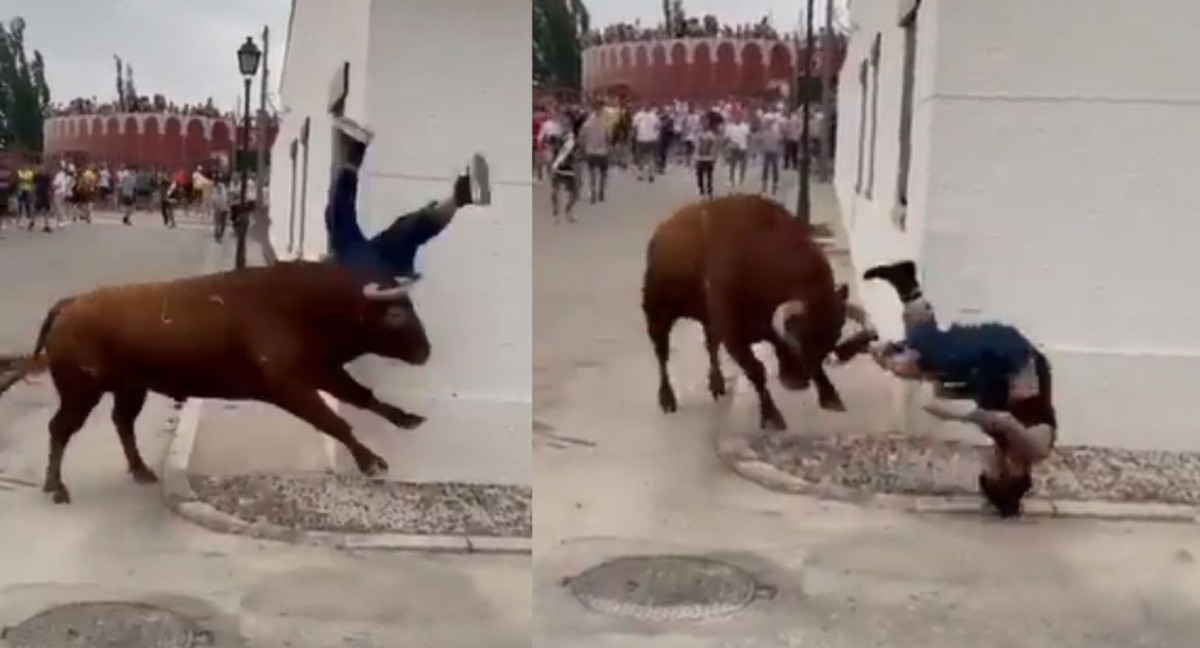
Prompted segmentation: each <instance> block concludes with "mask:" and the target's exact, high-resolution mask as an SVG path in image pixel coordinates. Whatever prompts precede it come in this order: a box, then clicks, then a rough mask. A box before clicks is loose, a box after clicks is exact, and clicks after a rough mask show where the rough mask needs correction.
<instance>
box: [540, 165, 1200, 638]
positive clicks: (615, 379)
mask: <svg viewBox="0 0 1200 648" xmlns="http://www.w3.org/2000/svg"><path fill="white" fill-rule="evenodd" d="M719 175H720V174H718V191H720V189H721V184H720V179H719ZM751 186H753V185H751ZM547 191H548V187H547V185H545V184H543V185H540V186H539V187H538V188H537V192H536V195H535V219H534V220H535V225H534V236H535V241H534V243H535V250H536V251H537V257H536V264H535V272H536V275H535V293H534V303H535V309H536V310H535V313H534V318H535V319H534V321H535V341H536V344H535V358H534V362H535V366H534V375H535V389H534V395H535V418H536V420H537V423H535V428H536V431H537V433H536V442H535V448H534V490H535V493H537V497H536V499H535V513H534V516H535V520H536V524H535V529H534V595H533V596H534V605H535V608H536V619H535V622H534V630H533V634H534V645H538V646H571V647H572V648H601V647H604V648H617V647H620V648H638V647H640V646H651V645H652V646H655V647H678V648H685V647H686V648H734V647H737V648H757V647H762V648H766V647H774V646H797V647H799V646H804V647H805V648H810V647H830V648H834V647H837V648H842V647H844V648H860V647H862V646H897V647H909V646H922V647H923V648H962V647H963V646H972V647H973V648H1011V647H1012V646H1024V647H1030V648H1032V647H1043V646H1044V647H1047V648H1049V647H1051V646H1053V647H1079V648H1083V647H1085V646H1086V647H1087V648H1098V647H1105V648H1129V647H1130V646H1145V647H1151V646H1161V647H1164V648H1165V647H1170V648H1185V647H1188V646H1193V645H1195V637H1196V636H1197V633H1200V615H1198V614H1197V612H1198V611H1200V609H1198V608H1200V571H1198V569H1200V568H1198V567H1197V564H1196V557H1197V556H1198V555H1200V540H1198V538H1197V535H1196V532H1195V529H1194V527H1192V526H1184V525H1168V524H1158V525H1156V524H1145V523H1142V524H1136V523H1101V522H1095V521H1082V520H1050V519H1035V518H1027V519H1024V520H1021V521H1019V522H1015V523H1000V522H998V521H995V520H992V519H986V518H983V517H975V516H973V515H963V516H957V517H931V516H916V515H911V514H904V513H899V512H893V511H887V510H880V509H868V508H862V507H858V506H855V505H851V504H843V503H833V502H825V501H820V500H816V499H812V498H808V497H803V496H798V495H785V494H779V493H774V492H770V491H767V490H765V489H763V488H761V487H759V486H757V485H755V484H752V483H750V482H747V481H745V480H743V479H741V478H739V477H736V476H733V475H731V474H730V473H729V472H728V471H727V470H726V469H725V468H724V466H723V465H722V464H721V463H720V462H719V461H718V459H717V458H716V456H715V453H714V445H715V438H716V432H717V431H718V429H719V428H722V429H723V426H727V425H747V424H753V423H752V421H753V419H754V417H753V415H752V414H751V411H750V410H751V408H753V407H754V402H753V400H752V399H750V398H747V397H745V395H742V394H738V395H737V396H735V397H734V398H733V399H732V400H726V401H723V402H721V403H713V401H712V400H711V398H710V397H709V396H708V394H707V392H706V383H705V375H706V372H705V359H704V352H703V346H702V344H701V343H700V341H699V334H698V329H697V328H696V327H695V326H694V325H690V324H689V325H684V326H679V327H677V328H676V331H675V334H674V336H673V360H672V375H673V379H674V383H675V387H676V390H677V391H678V393H679V400H680V410H679V412H678V413H676V414H674V415H671V416H666V415H663V414H661V413H660V412H659V411H658V407H657V402H656V386H657V375H656V371H655V362H654V358H653V354H652V351H651V348H650V344H649V341H648V340H647V339H646V337H645V332H644V324H643V321H642V316H641V312H640V308H639V301H640V283H641V274H642V271H643V268H644V252H645V244H646V241H647V240H648V237H649V235H650V232H651V230H652V228H653V226H654V224H655V223H656V222H657V221H658V220H660V219H662V218H664V217H665V216H666V215H667V214H669V212H670V211H671V209H673V208H674V207H676V206H677V205H678V204H680V203H681V202H682V201H683V200H687V199H690V198H691V196H692V195H694V194H693V190H692V187H691V184H690V179H689V178H688V177H687V176H686V175H685V174H684V173H682V172H674V173H672V174H671V176H670V177H668V178H665V179H662V180H660V182H658V183H656V184H654V185H645V184H640V183H637V182H636V181H634V180H633V179H631V178H630V177H629V176H627V175H623V174H621V173H620V172H617V174H616V177H615V178H614V184H613V187H612V188H611V191H610V198H611V202H610V203H609V204H606V205H602V206H589V205H587V204H586V196H585V201H584V203H583V204H581V207H580V209H579V213H578V216H579V219H580V222H579V223H576V224H567V223H563V224H559V225H555V224H553V223H552V221H551V219H550V215H549V204H548V202H549V201H548V197H547V195H546V194H547ZM814 203H815V205H816V206H817V209H818V213H817V216H816V220H817V221H820V220H822V219H829V218H832V217H833V201H832V196H831V192H830V191H829V189H828V187H820V188H819V189H818V190H817V192H816V195H815V196H814ZM842 271H843V272H845V271H848V269H846V268H843V270H842ZM857 362H863V360H860V361H857ZM735 373H737V372H736V370H735V369H734V368H732V367H730V368H727V369H726V376H727V377H730V376H733V375H734V374H735ZM866 375H867V374H864V373H863V370H862V368H861V367H859V366H856V365H853V364H852V365H851V366H850V367H846V368H841V369H836V370H834V373H833V374H832V376H831V377H832V379H833V380H834V381H835V382H836V383H838V384H839V386H841V388H842V389H843V391H844V393H845V395H846V401H847V405H848V406H849V407H850V408H851V411H852V412H854V413H852V414H843V415H839V416H840V418H838V423H837V425H839V426H844V427H846V428H853V427H854V426H855V424H856V421H857V422H858V423H859V424H861V425H863V426H874V425H878V424H879V423H878V421H874V420H872V421H867V420H866V419H867V418H870V417H874V416H878V413H877V411H876V410H875V404H876V403H875V402H874V401H872V400H870V399H871V398H876V396H871V394H873V393H875V390H874V389H873V388H870V387H869V386H863V385H861V384H859V382H858V381H860V380H868V379H869V378H864V376H866ZM773 390H774V393H775V394H776V397H777V398H778V399H779V400H780V405H781V407H782V408H784V411H785V413H787V415H788V417H789V421H790V422H792V423H793V425H794V426H795V427H796V428H798V429H800V430H805V429H809V428H807V427H805V426H807V425H820V424H823V423H822V421H823V420H832V419H822V418H821V417H813V418H811V419H807V418H805V419H802V418H800V416H799V414H797V413H795V412H797V411H798V410H801V409H803V408H805V406H806V405H807V406H808V409H812V408H813V407H815V396H814V395H813V394H812V392H811V391H809V392H802V393H784V392H783V391H782V390H781V389H780V388H779V387H778V386H773ZM856 408H857V409H856ZM864 410H865V411H864ZM827 416H829V417H832V416H833V415H827ZM859 417H862V418H859ZM748 422H750V423H748ZM644 554H685V555H699V556H705V557H710V558H716V559H719V560H722V561H725V562H727V563H730V564H732V565H735V566H737V567H738V568H740V569H741V570H742V571H743V572H744V573H746V574H749V575H750V576H751V577H752V578H753V579H755V580H756V581H757V582H758V583H760V584H761V585H762V586H763V587H761V588H760V589H761V590H762V591H764V592H767V594H765V595H764V598H766V600H758V601H756V602H753V603H751V604H750V606H749V607H748V608H746V610H745V612H744V613H742V614H740V615H736V616H732V617H729V618H728V619H726V620H717V621H709V622H705V623H692V622H686V621H665V620H643V619H630V618H618V617H616V616H611V615H607V614H600V613H597V612H593V611H589V610H587V609H585V608H584V606H583V605H582V604H581V602H580V600H577V599H576V597H575V596H573V595H572V592H570V591H568V588H567V587H565V586H564V579H570V578H572V577H575V576H577V575H579V574H580V573H581V572H584V571H585V570H587V569H589V568H591V567H593V566H595V565H597V564H598V563H601V562H603V561H606V560H609V559H611V558H616V557H620V556H628V555H644ZM655 578H657V579H659V580H662V579H664V578H665V577H664V576H662V574H661V573H660V574H658V575H656V576H646V577H645V578H644V579H639V578H634V577H624V578H617V579H616V584H615V585H613V586H612V588H611V589H610V590H605V591H607V592H608V593H613V592H616V593H625V594H628V593H630V592H633V593H635V594H636V593H637V592H639V591H641V589H642V587H643V586H645V584H646V583H647V582H649V581H651V580H654V579H655ZM585 581H588V579H585V578H579V579H576V580H574V581H571V582H572V584H573V585H577V584H579V583H583V582H585ZM696 582H699V581H698V580H697V581H696ZM580 587H582V585H580ZM696 587H699V586H698V585H697V586H696ZM599 589H601V590H603V588H599ZM751 593H752V594H755V595H757V590H753V589H752V590H751ZM593 604H594V605H599V604H598V603H594V602H593ZM609 609H612V610H616V611H623V612H624V613H633V612H631V610H632V608H631V607H630V606H629V605H625V606H624V607H623V608H622V607H619V606H613V605H610V606H609ZM676 612H678V613H679V614H684V613H689V614H691V613H695V614H699V613H700V612H699V611H698V610H697V609H695V607H694V606H693V608H689V609H687V610H683V611H678V610H677V611H676Z"/></svg>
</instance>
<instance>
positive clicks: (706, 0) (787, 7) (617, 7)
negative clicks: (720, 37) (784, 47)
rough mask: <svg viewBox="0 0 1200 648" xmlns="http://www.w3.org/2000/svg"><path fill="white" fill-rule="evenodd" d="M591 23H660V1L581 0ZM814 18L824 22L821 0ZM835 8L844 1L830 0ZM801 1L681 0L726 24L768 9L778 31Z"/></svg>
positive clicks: (753, 18)
mask: <svg viewBox="0 0 1200 648" xmlns="http://www.w3.org/2000/svg"><path fill="white" fill-rule="evenodd" d="M584 1H585V2H586V3H587V8H588V13H589V14H590V15H591V17H592V24H593V25H596V26H597V27H601V26H604V25H609V24H612V23H615V22H633V21H634V20H637V19H641V21H642V24H643V25H646V26H650V25H654V24H658V23H660V22H662V0H584ZM814 4H815V9H816V10H815V11H814V12H813V15H814V20H816V21H817V25H818V26H819V25H821V24H824V20H825V18H824V16H825V0H816V2H815V3H814ZM834 4H835V5H836V6H838V7H841V6H844V5H845V0H834ZM804 5H805V2H804V0H684V1H683V9H684V11H685V12H686V13H687V14H688V15H694V16H703V15H704V14H706V13H711V14H713V15H715V16H717V17H718V18H720V19H721V20H723V21H725V22H729V23H734V24H737V23H748V22H758V21H759V20H761V19H762V17H763V16H765V15H767V13H768V12H769V13H770V14H771V22H772V23H773V24H774V25H775V28H776V29H778V30H780V31H792V30H793V29H795V27H796V25H798V24H799V21H800V14H801V12H802V11H803V10H804Z"/></svg>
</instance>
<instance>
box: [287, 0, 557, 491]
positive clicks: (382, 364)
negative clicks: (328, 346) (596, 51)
mask: <svg viewBox="0 0 1200 648" xmlns="http://www.w3.org/2000/svg"><path fill="white" fill-rule="evenodd" d="M298 1H299V2H300V6H301V7H306V6H308V5H313V6H320V7H326V6H328V7H332V6H333V5H335V4H339V3H328V2H325V1H324V0H298ZM365 4H366V5H367V6H368V7H369V19H368V20H363V21H362V22H361V24H362V25H363V27H364V28H365V29H363V30H361V31H357V32H355V33H354V39H355V41H354V42H353V43H349V42H346V43H342V42H341V41H340V40H339V41H337V42H335V41H334V40H332V39H331V40H328V41H326V40H324V38H325V37H324V36H320V34H322V33H323V32H324V30H325V29H327V27H326V26H324V25H321V26H320V27H317V26H316V25H314V26H313V27H312V28H313V29H316V30H317V31H315V32H313V33H316V34H318V37H320V38H322V39H323V40H322V41H321V42H320V43H317V44H314V45H315V49H317V50H320V51H319V52H318V53H311V52H309V53H300V52H297V53H296V55H297V56H311V57H315V58H318V59H321V60H322V61H324V60H325V59H326V58H327V59H328V60H329V61H330V62H331V64H330V65H325V66H324V67H326V68H328V69H329V70H330V71H329V73H327V74H318V73H316V72H310V71H309V70H319V69H322V67H320V66H302V65H301V66H296V67H295V68H293V69H292V70H290V71H292V72H293V73H295V74H299V75H301V76H303V77H310V76H311V77H313V78H312V79H311V81H310V82H311V83H312V84H314V85H315V86H317V87H315V88H314V90H313V95H312V101H311V104H310V103H309V102H308V101H307V99H308V97H307V95H305V103H304V104H303V105H304V108H303V109H301V108H300V107H299V106H298V105H297V104H293V103H291V102H290V100H291V98H292V97H291V96H289V95H288V93H287V90H288V89H287V88H285V90H284V100H285V102H288V106H289V108H292V110H293V114H289V115H288V117H287V118H286V119H285V122H286V123H285V128H289V129H294V128H297V126H296V125H295V122H296V121H303V118H302V117H299V118H297V115H299V114H301V113H305V114H307V113H308V112H309V111H311V112H313V113H317V115H316V116H317V117H319V118H318V119H314V120H313V134H312V137H311V141H312V142H313V144H314V149H313V151H314V153H315V152H316V151H317V147H318V146H320V147H324V148H323V149H322V150H323V151H325V153H324V155H323V156H322V157H321V158H319V159H318V158H317V157H315V156H314V158H313V159H312V160H310V178H309V203H308V210H307V211H308V223H307V230H308V232H309V235H308V243H307V245H306V252H308V253H309V256H312V255H313V254H314V253H316V254H320V253H323V252H324V249H325V236H324V221H323V219H324V215H323V212H324V207H325V200H326V192H327V191H328V182H329V177H330V176H329V161H328V159H329V158H328V148H329V146H330V142H329V140H330V139H331V137H330V135H329V123H328V119H327V118H326V117H325V116H324V111H325V106H326V104H327V102H328V93H329V80H330V78H331V75H332V73H333V70H334V69H335V65H333V64H335V63H336V62H338V61H340V60H345V59H349V60H350V61H351V64H350V70H351V81H350V101H348V102H347V115H348V116H350V117H352V118H354V119H358V120H362V121H363V122H364V123H366V124H368V125H369V126H370V127H371V128H372V129H373V130H374V131H375V134H376V137H375V140H374V142H373V143H372V145H371V148H370V150H369V151H368V153H367V158H366V162H365V164H364V168H363V172H362V179H361V184H360V191H359V201H358V204H359V220H360V222H361V223H362V226H363V229H364V231H365V232H366V233H367V235H368V236H370V235H372V234H374V233H376V232H378V231H380V230H382V229H384V228H386V227H387V226H388V225H389V224H391V222H392V221H393V220H394V219H395V218H396V217H397V216H400V215H401V214H404V213H407V212H409V211H412V210H415V209H419V208H421V207H423V206H425V205H426V204H428V203H429V202H431V201H436V200H441V199H443V198H445V197H447V196H449V195H450V191H451V186H452V183H453V180H454V178H455V176H456V174H458V173H460V172H462V171H463V170H464V169H465V167H466V165H467V163H468V161H469V158H470V156H471V155H472V154H473V153H475V152H477V151H478V152H481V153H483V154H484V155H485V156H486V157H487V158H488V160H489V162H490V167H491V181H492V189H493V192H492V201H493V204H492V206H490V207H486V208H481V207H467V208H464V209H462V210H460V211H459V213H458V214H457V216H456V218H455V220H454V222H453V223H451V225H450V226H449V227H448V228H447V229H446V231H444V232H443V233H442V234H441V235H440V236H438V237H437V238H435V239H434V240H433V241H431V242H430V243H429V244H428V245H427V246H425V247H424V248H423V249H422V251H421V252H420V254H419V256H418V260H417V263H418V270H419V271H421V272H422V273H423V275H424V279H423V280H422V281H421V282H420V283H419V284H418V286H417V287H416V288H415V289H414V301H415V303H416V306H417V310H418V313H419V314H420V316H421V318H422V320H423V321H424V323H425V327H426V329H427V331H428V334H429V337H430V341H431V343H432V347H433V354H432V357H431V359H430V362H429V363H428V364H427V365H426V366H423V367H416V368H411V367H406V366H403V365H400V364H398V363H395V362H391V361H384V360H381V359H365V360H364V361H362V362H360V363H359V366H357V367H356V368H355V373H356V374H357V375H359V376H360V378H364V379H365V380H366V381H367V382H368V383H369V384H371V385H373V386H374V387H375V389H376V390H377V391H378V392H379V393H380V396H381V397H385V398H389V399H391V400H393V401H394V402H397V403H398V404H400V405H401V406H403V407H405V408H409V409H411V410H412V411H415V412H420V413H422V414H424V415H426V416H427V417H428V420H427V422H426V423H425V425H423V426H422V427H421V428H420V429H419V430H417V431H416V432H415V433H404V434H406V435H407V436H406V437H405V438H407V439H409V442H411V445H410V446H404V447H401V448H400V453H401V454H402V455H404V456H405V457H406V462H411V463H408V464H407V465H406V466H397V465H396V464H395V462H393V474H396V473H397V472H399V473H401V474H402V475H405V476H408V477H417V478H421V477H430V478H438V479H447V478H453V479H460V478H461V479H464V480H473V481H481V480H482V481H502V482H525V483H527V482H528V480H529V462H530V456H529V447H530V446H529V443H530V440H529V434H530V417H531V407H532V387H531V385H532V370H531V360H530V359H531V357H532V333H531V332H532V327H533V321H532V258H533V254H532V245H531V228H530V224H531V220H530V218H531V211H532V177H531V166H530V164H529V143H528V133H529V123H530V122H529V119H530V111H531V104H530V94H529V89H528V79H529V78H531V77H532V70H531V60H530V58H529V51H528V43H529V42H530V39H531V37H532V27H531V24H530V20H529V14H528V11H520V10H519V9H520V7H519V6H516V5H512V4H510V3H500V2H494V1H491V0H443V1H441V2H394V1H391V0H374V1H372V2H365ZM320 11H324V9H321V10H320ZM330 11H332V10H330ZM340 11H342V9H341V6H340V4H339V8H338V12H340ZM313 13H314V15H315V14H316V13H317V10H314V12H313ZM464 17H469V19H464ZM356 24H358V23H356ZM294 29H295V28H294ZM343 45H344V46H345V47H346V50H345V52H348V53H350V54H353V55H354V56H358V57H359V58H357V59H356V58H351V57H350V56H348V55H347V54H346V53H344V52H343V51H339V48H341V47H342V46H343ZM360 49H361V54H360ZM291 56H292V52H291V51H289V57H291ZM306 68H307V69H306ZM285 81H286V80H285ZM306 82H309V81H306ZM297 95H298V93H297ZM310 105H311V107H309V106H310ZM292 132H294V131H293V130H288V131H287V133H285V134H284V135H281V137H280V138H279V144H278V147H282V148H278V147H277V151H276V154H275V155H276V157H275V159H276V160H281V161H283V160H287V148H286V147H287V146H288V144H287V142H288V141H289V139H290V137H291V135H290V133H292ZM287 166H288V165H286V164H277V165H276V168H275V170H274V174H275V175H274V177H273V179H274V180H275V182H273V183H272V187H273V188H274V189H276V190H277V191H278V190H279V188H281V187H287V186H288V176H289V175H290V168H287ZM281 181H282V182H281ZM286 196H287V195H286V193H284V194H283V195H282V196H281V197H279V198H274V199H273V200H272V201H271V202H272V209H273V210H275V211H274V212H273V217H272V220H273V228H274V232H275V241H276V245H277V247H278V248H279V249H281V250H282V249H283V248H284V247H285V246H284V245H280V243H279V242H280V241H281V240H283V241H285V240H286V238H285V237H286V235H287V230H286V220H287V218H286V211H285V210H286ZM281 203H282V204H281ZM316 233H319V235H316ZM350 416H352V417H354V415H353V414H350ZM368 418H369V417H368ZM353 422H354V423H355V424H356V426H359V425H371V424H373V423H372V422H371V421H368V420H367V419H359V418H357V417H355V418H354V419H353ZM393 432H394V431H393ZM395 434H400V433H399V432H394V433H393V434H392V435H391V436H393V437H394V436H395ZM468 448H472V450H470V451H468ZM480 454H482V455H483V456H485V457H487V458H489V459H490V462H489V461H478V462H474V463H470V462H467V461H465V460H464V461H462V462H458V457H462V456H467V455H471V456H479V455H480ZM426 460H428V462H433V463H438V464H440V465H442V466H443V468H445V470H441V471H440V472H437V473H436V474H433V473H430V474H424V473H422V472H421V471H422V467H421V466H420V465H418V464H421V463H422V462H425V461H426ZM456 462H458V463H456ZM489 463H490V464H492V465H491V466H490V467H482V468H481V464H489ZM447 470H448V471H449V473H452V474H447Z"/></svg>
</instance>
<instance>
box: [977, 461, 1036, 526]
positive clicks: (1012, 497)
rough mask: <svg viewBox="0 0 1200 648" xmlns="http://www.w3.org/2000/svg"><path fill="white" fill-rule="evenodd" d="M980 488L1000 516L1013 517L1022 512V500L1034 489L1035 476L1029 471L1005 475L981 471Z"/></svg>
mask: <svg viewBox="0 0 1200 648" xmlns="http://www.w3.org/2000/svg"><path fill="white" fill-rule="evenodd" d="M979 490H980V492H981V493H983V497H984V499H986V500H987V501H988V504H991V505H992V507H994V508H995V509H996V512H997V513H999V514H1000V517H1002V518H1013V517H1017V516H1019V515H1020V514H1021V500H1022V499H1024V498H1025V495H1027V494H1028V493H1029V491H1031V490H1033V477H1032V476H1030V474H1029V473H1028V472H1021V473H1018V474H1015V475H1004V476H993V475H988V474H986V473H980V474H979Z"/></svg>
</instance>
